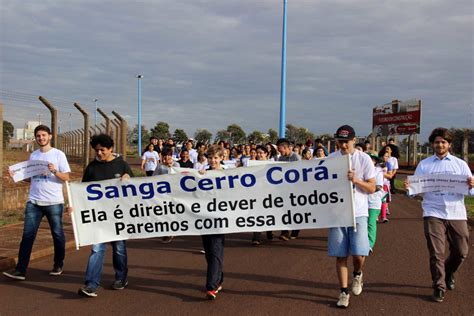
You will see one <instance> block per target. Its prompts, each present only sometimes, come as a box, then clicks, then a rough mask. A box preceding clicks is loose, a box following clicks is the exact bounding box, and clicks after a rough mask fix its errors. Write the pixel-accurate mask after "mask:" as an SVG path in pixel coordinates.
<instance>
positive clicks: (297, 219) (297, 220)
mask: <svg viewBox="0 0 474 316" xmlns="http://www.w3.org/2000/svg"><path fill="white" fill-rule="evenodd" d="M281 221H282V223H283V224H284V225H292V224H307V223H309V222H310V221H311V213H310V212H306V213H303V214H301V213H292V212H291V210H288V211H287V212H286V213H285V214H283V215H282V217H281ZM312 222H313V223H316V219H313V220H312Z"/></svg>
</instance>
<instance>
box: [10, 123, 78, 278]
mask: <svg viewBox="0 0 474 316" xmlns="http://www.w3.org/2000/svg"><path fill="white" fill-rule="evenodd" d="M34 135H35V140H36V143H37V144H38V146H39V149H37V150H35V151H34V152H32V153H31V155H30V158H29V160H43V161H47V162H48V169H49V172H48V173H45V174H42V175H37V176H34V177H32V178H31V179H29V180H28V181H29V182H30V183H31V184H30V193H29V196H28V202H27V203H26V207H25V224H24V230H23V237H22V239H21V243H20V250H19V253H18V263H17V265H16V268H15V270H13V271H11V272H3V275H4V276H6V277H8V278H10V279H14V280H25V279H26V270H27V268H28V263H29V262H30V255H31V250H32V248H33V243H34V241H35V238H36V232H37V231H38V228H39V226H40V223H41V219H42V218H43V216H46V218H47V219H48V222H49V225H50V227H51V235H52V236H53V243H54V265H53V269H52V270H51V272H50V273H49V274H50V275H60V274H61V273H62V271H63V270H62V269H63V264H64V256H65V244H66V243H65V238H64V230H63V209H64V196H63V183H64V181H68V180H69V173H70V172H71V169H70V168H69V164H68V162H67V159H66V155H65V154H64V153H63V152H62V151H60V150H58V149H56V148H53V147H52V146H51V138H52V135H51V130H50V129H49V127H47V126H45V125H39V126H37V127H36V128H35V131H34Z"/></svg>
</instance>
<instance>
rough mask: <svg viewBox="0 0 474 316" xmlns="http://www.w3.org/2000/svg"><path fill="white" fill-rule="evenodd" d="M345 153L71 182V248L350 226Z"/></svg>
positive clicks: (346, 157) (349, 191) (349, 201)
mask: <svg viewBox="0 0 474 316" xmlns="http://www.w3.org/2000/svg"><path fill="white" fill-rule="evenodd" d="M348 170H349V159H348V156H343V157H338V158H331V159H320V160H312V161H299V162H294V163H284V164H271V165H263V166H255V167H248V168H236V169H228V170H222V171H221V170H211V171H208V172H207V173H206V174H204V175H201V174H199V173H198V172H197V170H193V169H187V171H186V173H181V174H167V175H161V176H155V177H143V178H131V179H128V180H124V181H120V180H118V179H113V180H106V181H99V182H89V183H70V184H69V187H68V193H69V201H70V203H71V206H72V207H73V210H74V211H73V216H74V221H73V223H74V225H75V232H76V236H75V237H76V244H77V246H83V245H89V244H94V243H100V242H106V241H114V240H124V239H133V238H150V237H158V236H177V235H205V234H217V233H235V232H252V231H267V230H286V229H308V228H324V227H344V226H354V225H355V218H354V211H353V203H352V201H353V197H352V194H353V191H352V184H351V183H350V182H349V181H348V179H347V172H348Z"/></svg>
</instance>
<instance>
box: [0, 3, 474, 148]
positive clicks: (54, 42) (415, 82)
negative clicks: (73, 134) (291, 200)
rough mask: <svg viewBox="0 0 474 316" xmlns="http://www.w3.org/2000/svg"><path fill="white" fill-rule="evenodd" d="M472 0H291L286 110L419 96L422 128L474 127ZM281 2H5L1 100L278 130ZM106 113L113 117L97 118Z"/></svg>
mask: <svg viewBox="0 0 474 316" xmlns="http://www.w3.org/2000/svg"><path fill="white" fill-rule="evenodd" d="M473 10H474V9H473V3H472V1H471V0H456V1H450V0H446V1H441V0H408V1H405V0H391V1H384V0H370V1H369V0H327V1H323V0H288V11H287V14H288V21H287V30H288V33H287V79H286V80H287V81H286V82H287V90H286V91H287V97H286V106H287V112H286V122H287V123H290V124H294V125H297V126H303V127H306V128H308V129H309V130H310V131H312V132H313V133H315V134H317V135H319V134H323V133H330V134H333V133H334V132H335V130H336V129H337V127H338V126H340V125H343V124H350V125H352V126H353V127H354V128H355V130H356V133H357V135H359V136H365V135H368V134H369V133H370V132H371V128H372V108H373V107H374V106H376V105H381V104H384V103H388V102H390V101H391V100H393V99H398V100H402V101H403V100H409V99H413V98H419V99H421V100H422V121H421V139H422V140H423V139H426V138H427V136H428V135H429V133H430V131H431V130H432V129H433V128H435V127H438V126H444V127H448V128H449V127H457V128H466V127H471V128H472V127H473V126H474V123H473V115H474V114H473V112H474V107H473V88H474V85H473V72H474V68H473V65H474V57H473V56H474V54H473V45H474V44H473V43H474V38H473V28H474V14H473ZM282 15H283V0H239V1H237V0H225V1H224V0H141V1H140V0H139V1H124V0H113V1H112V0H101V1H95V0H42V1H38V0H21V1H19V0H0V38H1V41H0V101H1V102H2V103H3V104H4V107H5V109H4V119H5V120H8V121H10V122H12V123H13V124H14V125H15V127H22V126H23V125H24V123H25V122H26V121H30V120H38V118H40V119H41V120H42V121H46V122H48V120H50V116H49V114H48V111H47V110H46V108H45V107H44V105H42V104H41V103H40V102H39V101H38V96H39V95H41V96H44V97H45V98H47V99H48V100H50V102H51V103H52V104H53V105H54V106H56V107H57V109H58V112H59V119H60V120H61V122H60V125H61V128H62V131H66V130H69V129H70V128H72V129H75V128H79V127H81V126H82V122H81V120H82V118H81V115H80V114H79V112H78V111H77V110H76V109H75V108H74V107H73V103H74V102H78V103H79V104H81V106H83V108H85V109H86V110H87V111H88V112H89V113H90V115H91V120H92V122H93V121H94V107H95V103H94V99H98V101H97V104H98V106H99V107H100V108H101V109H102V110H103V111H104V112H106V113H108V114H110V113H111V111H112V110H114V111H116V112H118V113H120V114H121V115H122V116H123V117H124V118H125V119H127V120H128V123H129V125H132V126H133V125H135V124H137V78H136V76H137V74H142V75H143V76H144V78H143V79H142V123H143V124H144V125H145V127H146V128H151V127H153V126H154V125H155V124H156V122H158V121H165V122H167V123H169V124H170V127H171V131H172V132H173V131H174V129H176V128H182V129H184V130H185V131H186V132H187V133H188V135H189V136H192V135H193V134H194V132H195V131H196V129H199V128H206V129H208V130H210V131H211V132H213V133H215V132H216V131H217V130H219V129H224V128H225V127H226V126H228V125H230V124H232V123H236V124H239V125H240V126H242V128H243V129H244V130H245V131H246V132H247V133H250V132H252V131H254V130H260V131H267V130H268V129H269V128H273V129H275V130H278V125H279V108H280V72H281V49H282V44H281V43H282ZM98 120H99V122H103V121H102V119H101V118H100V116H99V119H98Z"/></svg>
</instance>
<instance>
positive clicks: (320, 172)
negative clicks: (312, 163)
mask: <svg viewBox="0 0 474 316" xmlns="http://www.w3.org/2000/svg"><path fill="white" fill-rule="evenodd" d="M323 163H324V160H323V161H321V162H319V164H318V166H317V167H314V168H313V167H310V168H303V169H300V170H298V169H288V170H286V171H284V172H283V168H282V167H281V166H275V167H271V168H270V169H268V170H267V173H266V178H267V181H268V183H271V184H282V183H283V182H285V183H296V182H299V181H302V182H308V181H309V180H310V179H311V178H312V179H314V180H315V181H322V180H328V179H329V171H328V168H326V167H325V166H321V165H322V164H323ZM333 178H337V177H334V175H333Z"/></svg>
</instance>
